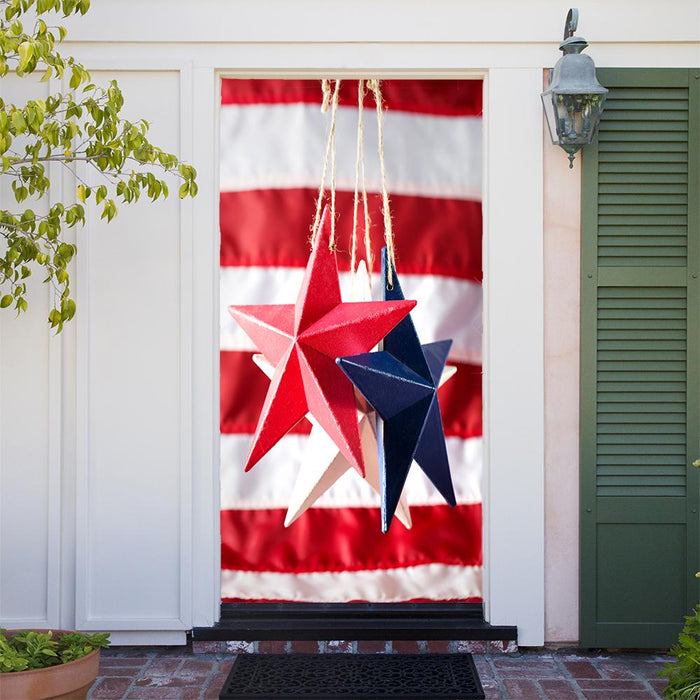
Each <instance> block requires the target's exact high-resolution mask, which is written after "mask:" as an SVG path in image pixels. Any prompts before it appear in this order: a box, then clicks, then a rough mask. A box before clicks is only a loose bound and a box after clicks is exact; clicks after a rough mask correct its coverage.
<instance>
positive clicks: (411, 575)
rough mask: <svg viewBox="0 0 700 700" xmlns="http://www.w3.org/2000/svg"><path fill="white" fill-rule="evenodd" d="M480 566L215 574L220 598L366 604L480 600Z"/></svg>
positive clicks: (223, 572)
mask: <svg viewBox="0 0 700 700" xmlns="http://www.w3.org/2000/svg"><path fill="white" fill-rule="evenodd" d="M481 579H482V567H480V566H454V565H448V564H424V565H422V566H408V567H405V568H400V569H373V570H362V571H328V572H326V571H322V572H313V573H302V574H279V573H273V572H269V571H261V572H260V571H235V570H227V569H224V570H223V571H222V572H221V597H222V598H244V599H251V600H256V599H258V600H259V599H262V600H288V601H295V602H300V603H301V602H311V603H336V602H343V601H351V600H371V601H372V602H373V603H399V602H402V601H405V600H410V599H412V598H428V599H431V600H450V599H458V600H459V599H464V598H477V597H481V595H482V583H481Z"/></svg>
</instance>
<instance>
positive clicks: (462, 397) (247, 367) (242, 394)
mask: <svg viewBox="0 0 700 700" xmlns="http://www.w3.org/2000/svg"><path fill="white" fill-rule="evenodd" d="M252 357H253V353H252V352H243V351H230V350H223V351H221V353H220V358H221V359H220V368H221V414H220V421H221V432H222V433H229V434H231V433H250V434H252V433H254V432H255V426H256V425H257V422H258V417H259V415H260V411H261V410H262V405H263V401H264V400H265V394H266V393H267V389H268V386H269V385H270V380H269V379H268V378H267V377H266V376H265V375H264V374H263V372H262V371H261V370H260V369H259V368H258V367H257V366H256V364H255V363H254V362H253V359H252ZM450 364H453V365H455V366H456V367H457V374H455V376H454V377H452V379H450V380H449V381H448V382H447V383H446V384H445V385H444V386H442V387H441V388H440V392H439V397H440V408H441V410H442V420H443V424H444V427H445V435H448V436H451V437H460V438H463V439H465V438H471V437H480V436H481V435H482V434H483V433H482V406H481V367H480V366H479V365H468V364H464V363H459V362H450ZM310 430H311V424H310V423H309V422H308V421H307V420H306V419H304V420H303V421H301V422H300V423H297V425H296V426H295V427H294V428H293V429H292V431H291V432H294V433H308V432H309V431H310Z"/></svg>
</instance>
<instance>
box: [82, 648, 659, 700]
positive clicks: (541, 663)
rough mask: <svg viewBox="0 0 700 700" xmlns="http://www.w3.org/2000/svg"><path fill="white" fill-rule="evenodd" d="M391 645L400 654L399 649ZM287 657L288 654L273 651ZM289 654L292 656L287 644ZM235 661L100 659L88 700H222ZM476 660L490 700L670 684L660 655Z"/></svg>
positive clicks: (591, 695) (184, 653) (144, 656)
mask: <svg viewBox="0 0 700 700" xmlns="http://www.w3.org/2000/svg"><path fill="white" fill-rule="evenodd" d="M239 644H240V643H239ZM267 644H269V645H270V646H271V647H272V646H273V645H285V643H284V642H269V643H267ZM295 644H297V643H295ZM301 644H306V645H310V647H309V648H308V649H306V651H327V652H331V651H334V652H341V653H342V652H352V651H358V650H359V651H365V652H369V651H371V650H374V651H377V652H379V653H381V652H385V653H386V652H389V651H392V650H393V651H394V652H396V651H398V650H399V649H392V646H393V645H392V643H391V642H388V643H384V642H381V643H378V642H364V643H363V642H325V643H324V642H321V643H319V644H320V645H321V646H320V648H318V646H317V643H316V642H313V643H309V642H303V643H301ZM403 644H405V643H403ZM409 644H411V643H409ZM412 644H413V645H415V644H416V643H415V642H413V643H412ZM421 644H423V646H422V647H421ZM444 644H447V643H444ZM459 644H460V643H459V642H453V643H451V644H450V645H449V649H444V651H447V650H451V651H457V650H458V649H459V648H460V647H459ZM365 645H367V646H365ZM394 645H395V646H396V647H399V645H400V643H394ZM432 645H433V643H431V646H432ZM311 646H313V647H314V648H313V649H312V648H311ZM418 648H419V649H420V648H423V649H425V643H418ZM249 650H253V649H252V648H249ZM282 650H285V647H284V646H282V647H281V648H280V649H277V648H274V649H273V648H270V649H269V650H268V651H282ZM286 650H287V651H290V649H289V643H286ZM401 650H402V651H415V649H401ZM435 650H436V651H437V649H435ZM241 651H243V650H242V649H241ZM295 651H297V650H295ZM298 651H301V649H299V650H298ZM233 659H234V656H233V655H232V654H223V653H216V654H212V653H208V654H193V653H192V652H191V650H190V649H189V648H185V647H181V648H171V649H162V648H158V649H154V648H152V647H141V648H121V649H119V648H116V649H109V650H107V651H106V652H103V657H102V661H101V664H100V675H99V677H98V678H97V681H96V682H95V684H94V685H93V687H92V690H91V691H90V693H89V695H88V698H95V699H96V698H180V699H190V700H194V699H195V698H218V696H219V690H220V689H221V686H222V685H223V682H224V680H225V678H226V676H227V674H228V672H229V670H230V668H231V664H232V663H233ZM474 659H475V661H476V665H477V668H478V671H479V676H480V678H481V682H482V684H483V686H484V690H485V691H486V697H487V698H488V699H490V700H492V699H499V698H500V699H503V700H515V699H516V698H519V699H520V698H524V699H525V700H530V699H532V700H536V699H537V700H544V699H547V698H549V699H550V700H575V699H578V700H582V699H584V698H587V699H591V700H593V699H598V700H607V699H608V698H611V699H614V698H620V700H651V699H653V698H659V697H661V690H662V688H663V687H664V686H665V685H666V682H665V681H662V680H659V679H658V678H656V674H657V673H658V671H659V670H660V669H661V668H662V667H663V663H664V661H666V660H668V659H667V657H665V656H662V655H659V654H647V653H586V652H579V651H576V650H559V651H552V650H521V651H519V652H515V653H513V654H504V653H500V654H499V653H495V652H493V651H491V652H487V653H483V654H474ZM426 700H429V699H426Z"/></svg>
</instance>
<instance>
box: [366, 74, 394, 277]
mask: <svg viewBox="0 0 700 700" xmlns="http://www.w3.org/2000/svg"><path fill="white" fill-rule="evenodd" d="M367 85H368V87H369V88H370V90H372V92H373V93H374V101H375V103H376V105H377V142H378V150H379V167H380V169H381V177H382V214H383V215H384V242H385V244H386V250H387V256H388V258H389V260H388V269H387V289H392V288H393V286H394V265H395V255H394V232H393V230H392V228H391V210H390V209H389V193H388V192H387V189H386V164H385V162H384V129H383V125H382V122H383V118H384V113H383V109H382V91H381V87H380V85H379V80H376V79H373V80H368V81H367Z"/></svg>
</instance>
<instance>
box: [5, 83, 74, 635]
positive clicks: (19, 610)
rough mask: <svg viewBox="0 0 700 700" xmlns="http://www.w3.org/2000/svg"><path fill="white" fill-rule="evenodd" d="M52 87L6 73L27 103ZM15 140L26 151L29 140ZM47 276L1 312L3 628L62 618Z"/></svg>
mask: <svg viewBox="0 0 700 700" xmlns="http://www.w3.org/2000/svg"><path fill="white" fill-rule="evenodd" d="M46 92H47V86H46V85H37V84H33V83H31V82H29V81H23V80H20V79H18V78H16V77H13V76H10V77H9V78H3V98H4V99H5V100H6V101H7V102H10V101H11V102H13V103H15V104H17V105H22V104H24V103H25V102H26V101H27V100H29V99H38V98H42V97H44V96H45V95H46ZM14 146H15V147H17V148H20V149H21V140H20V139H17V140H16V141H15V144H14ZM52 175H54V176H56V177H55V178H54V187H55V188H56V189H60V186H61V182H60V177H58V173H56V172H53V173H52ZM2 179H3V180H9V178H2ZM52 194H53V193H52ZM0 201H1V202H2V206H3V207H7V208H9V209H10V210H11V211H22V210H23V209H24V208H25V207H27V206H28V207H32V208H34V209H35V210H36V211H37V212H38V213H40V212H41V211H42V209H45V207H42V205H41V204H39V205H37V204H36V203H35V202H31V201H28V202H23V203H22V204H15V202H14V197H13V196H12V192H11V189H10V187H9V182H0ZM2 245H3V242H2V239H0V247H2ZM42 279H43V276H42V275H41V274H40V272H35V274H34V276H33V277H31V278H30V279H29V285H28V286H29V295H28V301H29V309H28V311H27V312H26V313H23V314H22V315H21V316H20V317H19V318H18V317H17V316H16V314H15V312H14V311H12V310H11V309H3V310H2V311H1V312H0V627H2V626H5V627H23V626H48V625H56V624H57V622H58V596H59V580H58V571H59V563H60V556H61V552H60V479H61V474H60V470H61V465H60V426H61V415H60V391H61V374H60V339H57V338H56V337H54V336H53V334H52V333H51V332H50V331H49V327H48V324H47V322H46V318H47V315H48V311H49V298H50V294H51V289H50V287H49V286H48V285H45V284H42V283H41V280H42ZM7 291H8V290H4V291H3V293H6V292H7Z"/></svg>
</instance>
